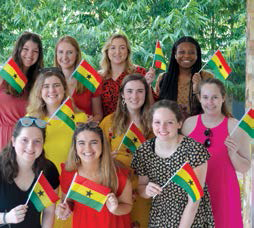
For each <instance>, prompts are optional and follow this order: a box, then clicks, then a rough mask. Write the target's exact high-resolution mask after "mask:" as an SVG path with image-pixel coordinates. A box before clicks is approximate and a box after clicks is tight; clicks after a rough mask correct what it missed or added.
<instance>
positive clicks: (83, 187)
mask: <svg viewBox="0 0 254 228" xmlns="http://www.w3.org/2000/svg"><path fill="white" fill-rule="evenodd" d="M110 191H111V190H110V188H108V187H105V186H103V185H100V184H97V183H95V182H93V181H91V180H88V179H86V178H84V177H82V176H79V175H75V176H74V178H73V181H72V184H71V186H70V188H69V191H68V193H67V195H66V198H71V199H73V200H75V201H77V202H79V203H82V204H85V205H86V206H88V207H91V208H93V209H95V210H96V211H101V209H102V208H103V205H104V204H105V202H106V200H107V195H108V194H109V193H110Z"/></svg>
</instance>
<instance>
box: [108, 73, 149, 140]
mask: <svg viewBox="0 0 254 228" xmlns="http://www.w3.org/2000/svg"><path fill="white" fill-rule="evenodd" d="M130 81H140V82H142V83H143V85H144V87H145V102H144V104H143V105H142V106H141V108H140V114H139V116H140V123H141V130H142V132H143V134H144V136H145V137H147V136H148V135H149V133H150V131H151V128H150V125H149V115H148V113H149V108H150V101H149V86H148V84H147V82H146V79H145V77H144V76H142V75H141V74H136V73H135V74H130V75H127V76H126V77H125V78H124V79H123V81H122V84H121V87H120V94H119V97H118V102H117V107H116V111H115V112H114V113H113V115H112V119H113V123H112V129H113V132H114V133H116V134H118V135H121V134H123V133H125V132H126V131H127V129H128V127H129V120H130V119H129V118H130V116H129V111H128V109H127V106H126V104H124V105H123V97H122V95H123V92H124V88H125V86H126V84H127V83H128V82H130Z"/></svg>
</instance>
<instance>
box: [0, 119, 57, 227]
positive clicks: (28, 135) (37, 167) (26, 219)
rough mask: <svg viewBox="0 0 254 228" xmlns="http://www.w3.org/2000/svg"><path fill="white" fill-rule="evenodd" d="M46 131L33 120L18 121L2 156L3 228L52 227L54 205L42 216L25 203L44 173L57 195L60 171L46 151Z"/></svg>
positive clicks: (0, 210)
mask: <svg viewBox="0 0 254 228" xmlns="http://www.w3.org/2000/svg"><path fill="white" fill-rule="evenodd" d="M45 127H46V122H45V121H42V120H40V119H37V118H34V117H29V116H27V117H23V118H21V119H19V120H18V122H17V124H16V126H15V127H14V130H13V134H12V138H11V141H10V142H9V144H8V146H7V147H6V148H5V149H3V150H2V152H1V153H0V202H1V203H0V227H6V228H8V227H10V226H11V227H19V228H27V227H31V228H32V227H33V228H40V227H43V228H50V227H53V223H54V210H55V205H54V204H53V205H51V206H49V207H47V208H44V209H43V211H42V216H41V213H40V212H38V211H37V210H36V209H37V208H36V206H35V204H32V203H31V201H29V202H28V204H26V203H25V202H26V201H27V199H28V195H29V192H31V191H32V189H33V186H34V184H35V183H36V180H37V177H38V175H39V173H40V172H41V171H43V173H44V175H45V177H46V178H47V180H48V181H49V183H50V185H51V186H52V187H53V188H54V189H55V191H56V192H57V188H58V186H59V180H58V178H59V174H58V172H57V169H56V167H55V165H54V164H53V163H52V162H51V161H49V160H47V159H46V158H45V154H44V150H43V144H44V142H45V135H46V132H45ZM43 193H45V192H43ZM43 193H42V196H43Z"/></svg>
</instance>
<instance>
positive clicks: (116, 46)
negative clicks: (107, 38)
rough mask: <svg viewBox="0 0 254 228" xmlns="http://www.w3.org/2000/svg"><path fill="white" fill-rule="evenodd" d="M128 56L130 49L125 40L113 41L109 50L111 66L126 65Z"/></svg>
mask: <svg viewBox="0 0 254 228" xmlns="http://www.w3.org/2000/svg"><path fill="white" fill-rule="evenodd" d="M127 56H128V48H127V44H126V42H125V40H124V39H123V38H115V39H113V40H112V43H111V45H110V46H109V48H108V57H109V59H110V61H111V64H122V63H125V61H126V59H127Z"/></svg>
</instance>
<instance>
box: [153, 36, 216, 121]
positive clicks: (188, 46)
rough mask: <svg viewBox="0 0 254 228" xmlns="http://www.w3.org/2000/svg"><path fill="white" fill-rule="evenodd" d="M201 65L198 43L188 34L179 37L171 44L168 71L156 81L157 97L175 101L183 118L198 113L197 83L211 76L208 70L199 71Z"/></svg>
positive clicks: (199, 109)
mask: <svg viewBox="0 0 254 228" xmlns="http://www.w3.org/2000/svg"><path fill="white" fill-rule="evenodd" d="M201 65H202V59H201V48H200V46H199V43H198V42H197V41H196V40H195V39H193V38H192V37H190V36H184V37H181V38H180V39H179V40H177V41H176V42H175V43H174V45H173V48H172V52H171V58H170V63H169V66H168V68H167V69H168V71H167V72H166V73H165V74H162V75H161V77H159V78H158V80H157V83H156V93H157V94H158V95H159V99H168V100H173V101H177V103H178V104H179V105H180V108H181V109H182V112H183V114H184V117H185V118H186V117H188V116H189V115H195V114H198V113H200V111H201V108H200V105H199V102H198V100H197V98H196V94H197V92H198V84H199V82H200V81H201V80H202V79H206V78H211V77H213V75H212V74H210V73H209V72H206V71H203V70H202V71H201V72H200V69H201Z"/></svg>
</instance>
